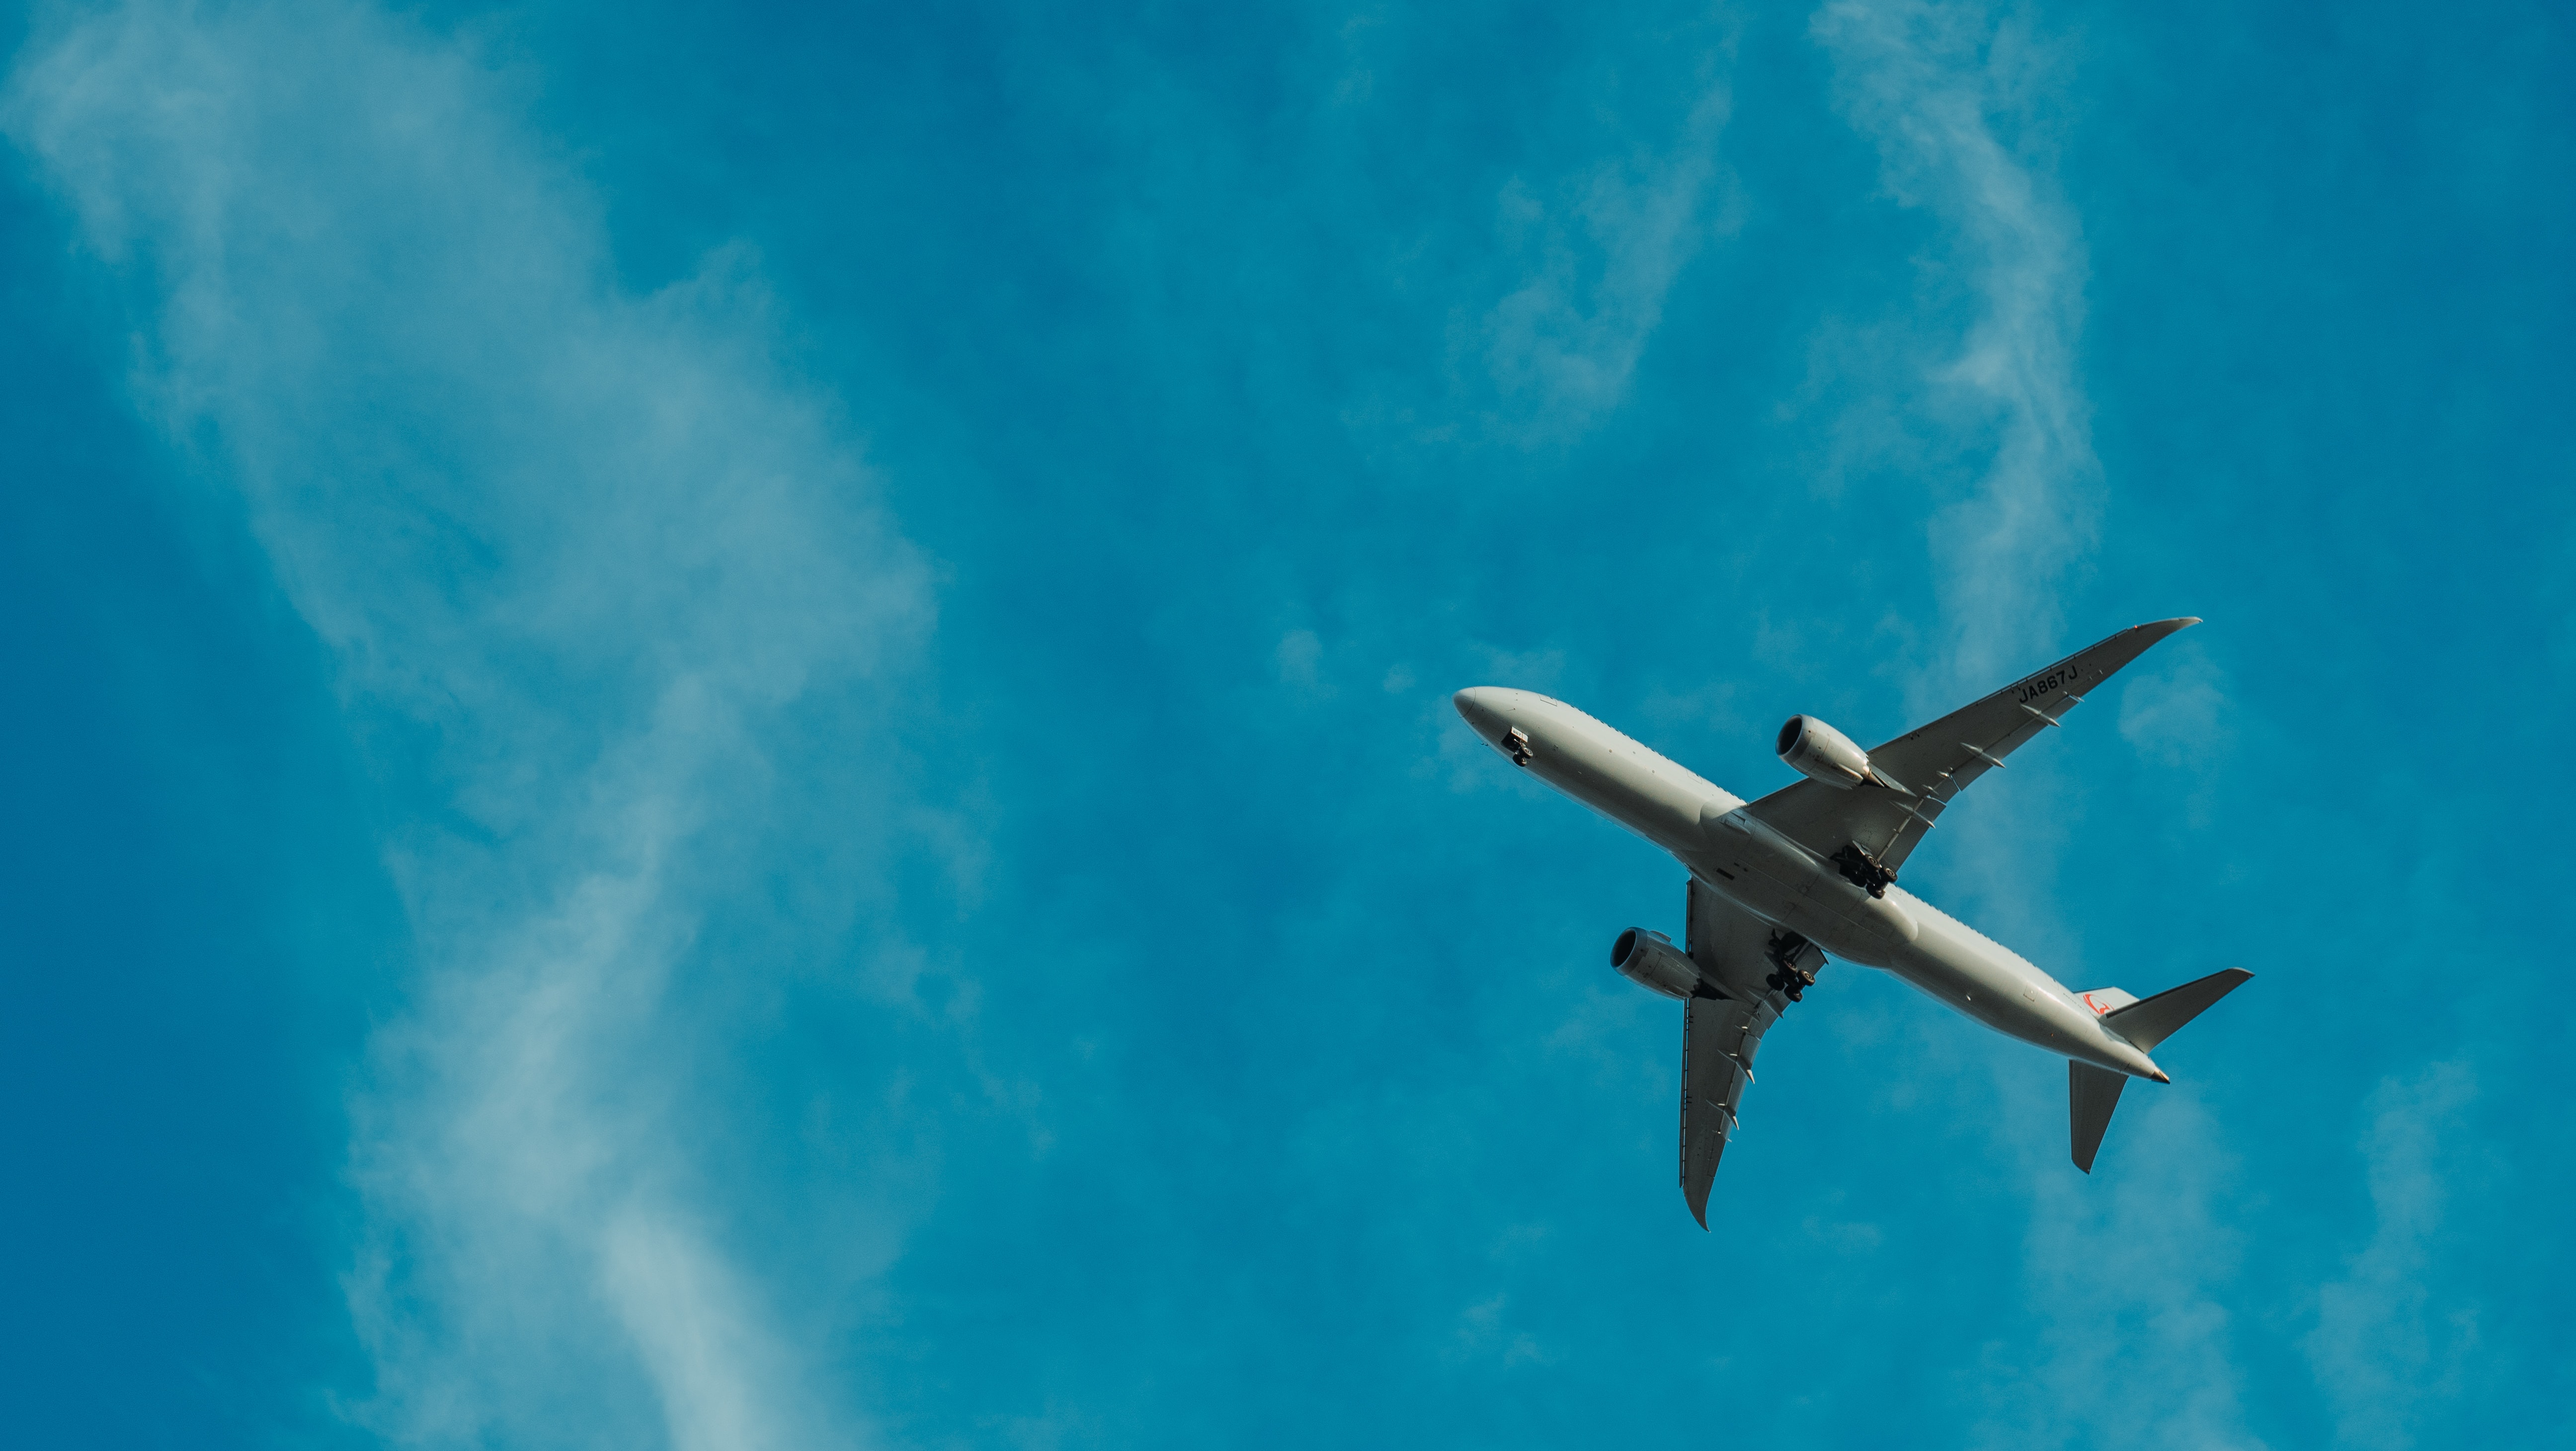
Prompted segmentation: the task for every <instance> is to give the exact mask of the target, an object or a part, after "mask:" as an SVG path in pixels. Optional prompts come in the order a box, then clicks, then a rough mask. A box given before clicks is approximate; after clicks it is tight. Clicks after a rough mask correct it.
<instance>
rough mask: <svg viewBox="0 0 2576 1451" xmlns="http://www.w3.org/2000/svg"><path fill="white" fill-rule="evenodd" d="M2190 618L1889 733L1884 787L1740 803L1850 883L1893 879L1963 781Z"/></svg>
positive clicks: (1809, 785)
mask: <svg viewBox="0 0 2576 1451" xmlns="http://www.w3.org/2000/svg"><path fill="white" fill-rule="evenodd" d="M2199 623H2200V621H2199V620H2198V619H2197V618H2185V619H2178V620H2157V621H2155V622H2154V623H2152V624H2146V625H2132V626H2130V627H2129V628H2128V629H2125V630H2122V631H2121V632H2120V633H2118V634H2116V635H2113V636H2112V637H2111V638H2109V639H2107V640H2104V641H2101V642H2100V643H2098V644H2095V645H2092V646H2090V647H2088V648H2086V649H2082V650H2078V651H2076V652H2075V653H2074V654H2072V655H2069V656H2067V657H2066V658H2065V659H2063V660H2060V661H2058V662H2057V663H2056V664H2054V665H2051V666H2048V667H2047V668H2045V669H2042V670H2039V671H2036V672H2034V673H2032V674H2030V675H2026V676H2024V677H2022V678H2021V679H2020V680H2017V681H2015V682H2013V683H2012V684H2010V685H2007V686H2005V687H2004V688H2003V689H2001V690H1998V691H1996V692H1995V693H1994V694H1992V695H1989V696H1987V697H1986V698H1985V699H1983V700H1980V701H1978V702H1977V703H1976V704H1974V705H1970V706H1965V707H1962V708H1961V709H1958V710H1954V711H1952V712H1950V713H1949V714H1948V715H1945V716H1943V717H1941V718H1940V719H1939V720H1936V721H1934V722H1932V723H1931V724H1930V725H1927V726H1924V727H1922V728H1921V729H1919V730H1914V731H1909V732H1907V733H1906V734H1904V735H1901V736H1898V737H1897V738H1896V739H1894V740H1892V741H1889V742H1888V743H1887V744H1885V745H1883V746H1880V747H1878V748H1876V749H1875V750H1872V751H1871V752H1870V753H1869V763H1870V765H1871V766H1873V767H1874V768H1876V769H1877V770H1878V772H1879V773H1880V774H1882V775H1883V776H1884V777H1886V778H1887V780H1888V781H1892V782H1893V783H1894V785H1893V786H1889V785H1884V784H1881V783H1880V782H1877V781H1864V782H1862V783H1861V784H1859V785H1857V786H1854V787H1852V788H1850V789H1849V790H1840V789H1837V788H1835V787H1832V786H1828V785H1826V784H1825V783H1824V782H1822V781H1815V780H1806V779H1801V780H1799V781H1798V782H1797V783H1795V784H1794V785H1790V786H1784V787H1782V788H1781V789H1780V790H1777V791H1774V792H1772V793H1771V794H1770V795H1768V796H1765V797H1763V798H1762V799H1761V800H1759V801H1756V802H1754V803H1753V804H1752V805H1751V806H1750V807H1748V808H1746V809H1747V810H1749V811H1750V812H1751V813H1752V814H1753V815H1754V816H1757V817H1759V818H1761V819H1762V820H1763V821H1766V822H1768V823H1770V824H1771V825H1772V826H1774V827H1777V828H1778V829H1779V830H1780V831H1781V832H1782V833H1784V834H1785V835H1787V836H1789V837H1791V838H1792V839H1794V840H1796V841H1799V842H1802V843H1804V844H1805V845H1807V846H1809V847H1812V848H1814V849H1815V851H1816V852H1817V853H1818V854H1820V855H1823V856H1826V857H1829V858H1832V859H1834V861H1835V862H1836V864H1837V865H1840V866H1842V867H1843V870H1844V872H1845V874H1846V875H1848V876H1850V877H1851V878H1852V880H1853V881H1855V882H1860V883H1861V884H1862V885H1864V886H1866V885H1868V882H1867V881H1865V880H1863V879H1864V878H1865V877H1869V876H1871V875H1873V872H1872V869H1873V868H1875V869H1876V873H1877V874H1879V879H1880V882H1881V885H1882V886H1883V885H1884V883H1885V882H1890V881H1894V880H1895V879H1896V869H1897V868H1898V867H1899V866H1900V865H1902V864H1903V863H1904V861H1905V858H1906V857H1907V856H1909V855H1911V854H1912V853H1913V851H1914V847H1915V843H1917V842H1920V841H1921V840H1922V839H1923V837H1924V834H1925V833H1926V832H1929V831H1930V830H1931V829H1932V823H1934V822H1935V821H1938V820H1939V819H1940V817H1941V813H1942V811H1943V810H1945V809H1947V808H1948V806H1949V804H1950V803H1951V801H1952V800H1954V799H1956V798H1957V796H1958V794H1959V792H1960V791H1961V790H1963V789H1965V788H1966V786H1967V784H1968V783H1969V782H1971V781H1974V780H1976V779H1977V778H1978V777H1979V776H1982V775H1984V774H1985V773H1986V772H1988V771H1991V770H1995V769H1997V768H1998V767H2000V766H2002V765H2003V763H2004V757H2006V756H2009V755H2011V754H2012V753H2013V752H2014V751H2017V750H2019V749H2021V747H2022V745H2023V744H2024V743H2025V742H2027V741H2029V740H2030V739H2031V738H2032V737H2034V736H2037V735H2038V734H2039V733H2040V732H2041V731H2044V730H2046V729H2048V728H2049V727H2050V726H2053V725H2055V724H2057V723H2058V720H2059V718H2060V717H2062V716H2064V715H2065V714H2066V713H2067V712H2068V711H2070V710H2073V709H2074V708H2075V707H2076V706H2078V705H2080V704H2082V703H2083V701H2084V697H2085V696H2086V695H2087V694H2088V693H2090V692H2091V691H2092V690H2093V689H2094V688H2095V687H2097V686H2099V685H2100V684H2101V683H2102V682H2103V681H2105V680H2108V679H2110V678H2111V675H2112V674H2113V672H2115V671H2117V670H2119V668H2120V667H2121V666H2124V665H2126V664H2128V663H2129V662H2130V661H2132V660H2135V659H2137V658H2138V657H2139V656H2140V655H2143V654H2145V653H2146V650H2147V647H2148V646H2150V645H2153V644H2155V643H2156V642H2157V641H2158V640H2161V639H2163V638H2164V637H2165V636H2167V635H2170V634H2173V633H2174V632H2175V631H2177V630H2181V629H2185V628H2188V627H2189V626H2192V625H2197V624H2199ZM1855 855H1856V857H1857V859H1854V858H1855ZM1873 890H1875V889H1873Z"/></svg>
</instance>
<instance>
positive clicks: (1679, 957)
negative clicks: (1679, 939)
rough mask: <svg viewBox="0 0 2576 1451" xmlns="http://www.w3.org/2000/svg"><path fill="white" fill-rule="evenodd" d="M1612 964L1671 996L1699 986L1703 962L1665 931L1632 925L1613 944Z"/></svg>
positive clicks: (1683, 995)
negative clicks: (1655, 930) (1693, 956)
mask: <svg viewBox="0 0 2576 1451" xmlns="http://www.w3.org/2000/svg"><path fill="white" fill-rule="evenodd" d="M1610 965H1611V966H1612V967H1615V968H1617V969H1618V970H1619V975H1620V976H1621V977H1624V978H1626V979H1628V980H1629V981H1630V982H1633V983H1635V984H1636V985H1637V986H1639V987H1641V988H1645V989H1647V990H1648V991H1650V992H1659V993H1662V994H1663V995H1664V996H1665V997H1668V998H1686V997H1689V996H1690V995H1691V990H1692V989H1693V988H1696V987H1698V986H1699V964H1697V963H1695V962H1693V961H1691V960H1690V954H1689V953H1687V952H1684V951H1682V950H1681V949H1680V948H1678V947H1675V946H1673V940H1672V939H1671V938H1669V937H1666V936H1665V935H1664V934H1662V933H1661V932H1648V931H1645V930H1643V929H1641V928H1636V927H1631V928H1629V929H1628V930H1627V931H1625V932H1622V933H1620V934H1619V940H1618V941H1616V942H1613V943H1611V944H1610Z"/></svg>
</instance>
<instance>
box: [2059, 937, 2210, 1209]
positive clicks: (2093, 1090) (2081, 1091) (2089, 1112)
mask: <svg viewBox="0 0 2576 1451" xmlns="http://www.w3.org/2000/svg"><path fill="white" fill-rule="evenodd" d="M2253 976H2254V974H2252V973H2250V972H2247V971H2246V970H2245V969H2243V968H2241V967H2231V968H2227V969H2225V970H2224V971H2220V972H2213V973H2211V974H2210V975H2209V976H2207V977H2204V978H2196V979H2194V980H2193V981H2191V982H2187V983H2184V984H2183V985H2182V986H2180V987H2177V988H2167V989H2166V990H2165V991H2163V992H2160V993H2158V994H2156V995H2155V996H2154V997H2151V998H2146V999H2143V1000H2141V999H2137V998H2131V997H2130V996H2129V995H2128V994H2127V993H2124V992H2122V991H2120V990H2119V989H2118V988H2096V989H2094V990H2093V991H2092V992H2089V993H2086V994H2085V995H2084V1000H2085V1001H2086V1002H2087V1003H2089V1004H2091V1005H2092V1007H2093V1010H2094V1011H2095V1012H2098V1013H2102V1026H2104V1027H2106V1028H2108V1029H2110V1030H2111V1031H2112V1032H2114V1033H2117V1034H2119V1035H2120V1036H2121V1037H2123V1038H2126V1039H2128V1040H2129V1041H2130V1042H2132V1043H2134V1044H2136V1045H2137V1046H2138V1050H2139V1051H2140V1052H2143V1053H2153V1052H2154V1051H2156V1045H2157V1044H2159V1043H2162V1042H2163V1041H2164V1040H2165V1039H2167V1038H2170V1037H2172V1036H2173V1035H2174V1031H2175V1030H2176V1029H2178V1028H2180V1027H2181V1026H2182V1025H2183V1024H2185V1023H2188V1022H2190V1021H2191V1020H2192V1019H2194V1018H2197V1017H2199V1016H2200V1015H2201V1014H2202V1013H2203V1012H2204V1011H2206V1010H2207V1009H2208V1007H2209V1005H2210V1004H2212V1003H2214V1002H2217V1001H2218V1000H2219V999H2220V998H2223V997H2225V996H2227V995H2228V994H2229V993H2232V992H2234V991H2236V989H2237V988H2238V986H2240V985H2241V984H2243V983H2245V982H2247V981H2248V980H2250V979H2251V978H2252V977H2253ZM2113 1004H2117V1006H2112V1005H2113ZM2105 1007H2109V1009H2110V1010H2109V1011H2108V1012H2104V1011H2103V1009H2104V1008H2105ZM2128 1086H2129V1078H2128V1075H2127V1074H2124V1073H2114V1072H2112V1071H2111V1070H2110V1069H2108V1068H2096V1067H2094V1066H2093V1065H2092V1064H2090V1063H2076V1062H2072V1061H2070V1062H2069V1063H2068V1064H2067V1065H2066V1108H2067V1115H2066V1117H2067V1136H2068V1141H2069V1144H2070V1146H2071V1147H2072V1148H2073V1149H2074V1151H2075V1167H2076V1168H2078V1169H2081V1170H2083V1171H2084V1172H2085V1173H2087V1174H2090V1173H2092V1172H2093V1156H2094V1155H2095V1154H2096V1153H2098V1152H2100V1151H2101V1148H2102V1132H2103V1130H2105V1129H2108V1128H2109V1127H2111V1110H2113V1109H2115V1108H2118V1107H2119V1106H2120V1090H2121V1089H2123V1088H2126V1087H2128Z"/></svg>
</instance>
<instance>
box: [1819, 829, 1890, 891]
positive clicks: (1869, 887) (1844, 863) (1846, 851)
mask: <svg viewBox="0 0 2576 1451" xmlns="http://www.w3.org/2000/svg"><path fill="white" fill-rule="evenodd" d="M1828 860H1830V861H1832V862H1833V864H1834V865H1835V866H1837V867H1840V868H1841V869H1842V874H1843V880H1844V881H1846V882H1849V883H1851V884H1852V885H1853V886H1855V887H1858V888H1860V889H1861V890H1862V891H1864V892H1867V893H1869V894H1870V895H1871V896H1873V897H1884V896H1886V895H1887V889H1888V888H1889V887H1892V886H1894V885H1896V869H1895V868H1893V867H1883V866H1880V865H1879V864H1878V858H1876V857H1874V856H1871V855H1870V854H1869V853H1868V852H1865V851H1862V850H1861V849H1860V843H1859V842H1856V841H1847V842H1844V843H1843V849H1842V850H1841V851H1838V852H1835V853H1834V854H1833V856H1832V857H1830V858H1828Z"/></svg>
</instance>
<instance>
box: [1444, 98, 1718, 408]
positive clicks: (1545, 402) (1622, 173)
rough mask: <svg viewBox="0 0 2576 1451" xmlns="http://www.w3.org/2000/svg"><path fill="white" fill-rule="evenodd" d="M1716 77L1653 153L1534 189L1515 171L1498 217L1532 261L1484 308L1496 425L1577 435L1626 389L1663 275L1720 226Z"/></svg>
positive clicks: (1669, 275)
mask: <svg viewBox="0 0 2576 1451" xmlns="http://www.w3.org/2000/svg"><path fill="white" fill-rule="evenodd" d="M1728 104H1729V97H1728V94H1727V91H1726V90H1725V88H1724V87H1722V86H1720V87H1715V88H1712V89H1710V90H1709V91H1708V92H1707V93H1706V94H1704V95H1702V96H1701V97H1700V99H1699V100H1698V102H1697V103H1696V104H1694V105H1693V106H1692V107H1691V109H1690V113H1689V115H1688V116H1687V117H1686V118H1684V120H1683V122H1682V125H1681V128H1680V135H1679V136H1678V137H1676V138H1675V140H1674V141H1673V143H1672V145H1671V147H1670V148H1669V149H1668V150H1666V151H1664V152H1662V153H1660V154H1646V155H1640V156H1637V157H1634V158H1630V159H1626V160H1621V161H1611V162H1605V163H1602V164H1601V165H1599V166H1596V167H1594V168H1593V169H1592V170H1591V171H1589V172H1588V173H1587V174H1585V175H1584V176H1582V177H1581V178H1579V179H1577V180H1574V181H1570V182H1567V183H1564V184H1562V185H1560V186H1557V187H1555V188H1552V189H1550V192H1551V195H1542V193H1541V192H1540V191H1538V190H1534V189H1533V188H1532V187H1531V186H1530V185H1529V184H1528V183H1527V182H1526V181H1524V180H1522V179H1521V178H1519V177H1515V178H1513V179H1512V181H1511V182H1510V183H1509V184H1508V185H1507V186H1506V187H1505V188H1504V189H1503V194H1502V196H1501V198H1500V201H1499V207H1498V209H1499V211H1500V213H1501V230H1502V232H1503V234H1504V236H1505V238H1506V239H1507V240H1509V241H1510V242H1512V243H1513V244H1515V245H1514V247H1513V250H1514V251H1516V252H1519V253H1521V254H1524V255H1527V256H1530V257H1531V258H1532V260H1533V263H1534V265H1533V266H1532V269H1531V270H1530V272H1529V273H1527V274H1526V276H1525V280H1524V281H1523V282H1522V283H1521V285H1520V286H1519V287H1517V288H1515V289H1514V290H1513V291H1512V292H1511V293H1510V294H1509V295H1508V296H1506V297H1504V298H1503V299H1502V300H1501V301H1500V302H1497V303H1496V304H1494V306H1493V309H1492V310H1491V311H1490V312H1488V313H1487V314H1486V315H1485V319H1484V328H1483V333H1484V342H1485V350H1484V357H1485V365H1486V368H1487V370H1488V372H1489V373H1490V375H1491V377H1492V379H1493V383H1494V386H1495V389H1496V391H1497V393H1498V394H1499V395H1500V404H1501V408H1502V410H1503V413H1502V416H1503V417H1505V418H1509V419H1515V420H1517V427H1507V428H1506V430H1505V431H1506V432H1509V433H1513V434H1516V435H1517V436H1520V437H1522V438H1524V439H1526V440H1528V441H1531V442H1541V441H1550V442H1553V441H1563V440H1565V439H1569V438H1572V437H1576V436H1579V435H1580V434H1582V433H1583V432H1584V431H1585V430H1586V429H1588V428H1589V427H1590V426H1591V425H1592V424H1593V423H1595V422H1596V421H1598V420H1599V419H1600V418H1601V417H1602V416H1603V415H1604V414H1606V413H1608V412H1610V411H1611V410H1612V409H1615V408H1617V407H1618V406H1619V404H1620V403H1621V402H1622V401H1624V400H1625V399H1626V397H1627V394H1628V385H1629V381H1630V380H1631V379H1632V378H1633V377H1634V376H1635V374H1636V371H1637V361H1638V358H1639V357H1640V356H1641V355H1642V354H1643V353H1644V352H1645V348H1646V343H1647V341H1648V340H1649V339H1650V338H1651V337H1653V335H1654V331H1655V328H1656V325H1657V324H1659V323H1660V322H1662V320H1663V315H1664V299H1665V296H1666V295H1667V294H1668V293H1669V292H1670V291H1671V290H1672V287H1673V283H1674V280H1675V279H1676V278H1677V277H1679V276H1680V274H1681V271H1682V269H1683V268H1684V267H1685V266H1687V265H1688V264H1689V263H1690V261H1691V259H1692V258H1694V257H1696V256H1697V255H1698V254H1699V251H1700V249H1701V248H1702V247H1703V246H1704V245H1705V244H1706V243H1707V242H1708V241H1709V240H1710V239H1711V238H1712V237H1714V236H1715V235H1717V234H1718V233H1719V232H1721V231H1722V230H1723V228H1724V225H1725V218H1724V216H1723V215H1722V214H1721V213H1718V211H1717V208H1715V207H1714V206H1713V205H1712V203H1713V202H1714V201H1720V200H1723V198H1724V194H1725V189H1726V186H1727V181H1728V178H1727V175H1726V172H1725V167H1724V164H1723V161H1722V159H1721V158H1720V156H1719V149H1718V142H1719V139H1720V138H1721V137H1722V136H1723V135H1724V133H1725V129H1726V118H1727V110H1728Z"/></svg>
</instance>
